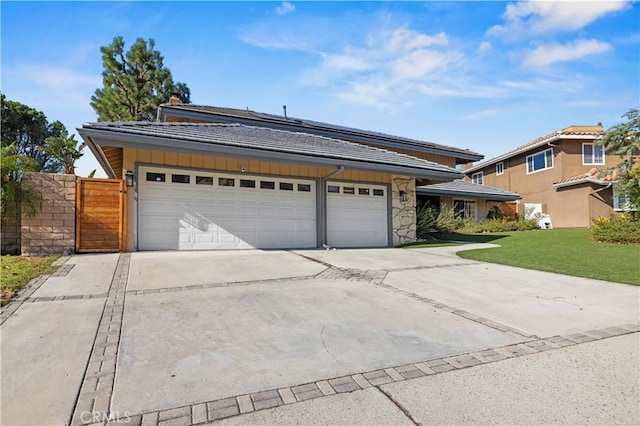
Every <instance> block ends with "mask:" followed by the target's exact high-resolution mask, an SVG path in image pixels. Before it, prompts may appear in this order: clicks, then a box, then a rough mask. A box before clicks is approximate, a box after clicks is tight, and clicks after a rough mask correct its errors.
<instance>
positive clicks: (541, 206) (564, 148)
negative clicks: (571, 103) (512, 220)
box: [464, 125, 620, 228]
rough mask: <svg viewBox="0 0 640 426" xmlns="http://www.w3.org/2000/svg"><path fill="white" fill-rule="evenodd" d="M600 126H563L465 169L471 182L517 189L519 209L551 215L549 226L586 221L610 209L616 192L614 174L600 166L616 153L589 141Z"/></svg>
mask: <svg viewBox="0 0 640 426" xmlns="http://www.w3.org/2000/svg"><path fill="white" fill-rule="evenodd" d="M600 132H602V126H600V125H597V126H571V127H567V128H565V129H562V130H559V131H557V132H554V133H551V134H549V135H546V136H542V137H540V138H538V139H536V140H534V141H532V142H529V143H527V144H525V145H522V146H520V147H518V148H516V149H514V150H513V151H510V152H507V153H505V154H503V155H499V156H497V157H495V158H492V159H490V160H487V161H483V162H481V163H477V164H475V165H473V166H471V167H468V168H465V170H464V174H465V176H466V178H467V179H469V180H470V181H471V182H473V183H476V184H481V185H488V186H491V187H495V188H500V189H504V190H507V191H513V192H517V193H518V194H520V196H521V197H522V200H521V202H520V203H519V205H518V208H519V209H520V212H524V211H525V208H526V206H530V208H535V209H537V210H539V211H541V212H542V213H544V214H548V215H550V219H551V223H552V224H553V227H556V228H573V227H589V226H591V222H592V221H593V220H594V219H596V218H598V217H599V216H605V217H607V216H609V215H610V214H611V213H613V211H614V204H615V202H614V198H616V197H614V188H613V183H614V181H615V176H611V175H609V176H605V177H599V175H600V173H599V172H600V170H602V169H604V168H608V167H612V166H615V165H617V164H618V163H619V162H620V158H619V157H618V156H611V155H607V154H605V150H604V147H603V146H602V145H596V144H595V143H594V142H595V140H596V138H597V136H598V134H599V133H600Z"/></svg>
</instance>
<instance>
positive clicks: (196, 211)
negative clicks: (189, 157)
mask: <svg viewBox="0 0 640 426" xmlns="http://www.w3.org/2000/svg"><path fill="white" fill-rule="evenodd" d="M138 176H139V177H138V182H139V189H138V191H139V193H138V249H139V250H199V249H200V250H204V249H217V248H250V247H259V248H287V247H300V248H302V247H316V240H317V238H316V237H317V227H316V188H315V181H307V180H300V179H281V178H278V179H275V178H274V179H271V178H265V177H257V176H248V175H233V174H221V173H207V172H203V171H191V170H173V169H159V168H147V167H140V169H139V171H138Z"/></svg>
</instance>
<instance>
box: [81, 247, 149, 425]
mask: <svg viewBox="0 0 640 426" xmlns="http://www.w3.org/2000/svg"><path fill="white" fill-rule="evenodd" d="M130 264H131V254H130V253H120V255H119V257H118V262H117V263H116V268H115V271H114V273H113V278H112V280H111V285H110V287H109V292H108V293H107V300H106V301H105V303H104V307H103V310H102V315H101V317H100V322H99V325H98V329H97V331H96V336H95V338H94V341H93V345H92V348H91V355H90V356H89V359H88V361H87V366H86V368H85V373H84V376H83V379H82V384H81V386H80V390H79V392H78V396H77V398H76V401H75V404H74V408H73V411H72V416H71V421H70V424H71V425H73V426H79V425H88V424H103V423H105V422H106V421H107V420H108V419H109V418H110V417H112V413H111V412H110V410H111V397H112V395H113V384H114V381H115V375H116V366H117V358H118V350H119V346H120V335H121V333H122V316H123V314H124V302H125V294H126V286H127V282H128V278H129V267H130ZM128 420H129V421H128V422H127V423H130V422H131V421H132V420H135V418H133V419H128ZM138 423H139V422H138ZM132 424H135V421H133V423H132Z"/></svg>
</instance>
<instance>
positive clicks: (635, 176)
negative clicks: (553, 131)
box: [597, 109, 640, 210]
mask: <svg viewBox="0 0 640 426" xmlns="http://www.w3.org/2000/svg"><path fill="white" fill-rule="evenodd" d="M622 117H623V118H626V119H627V121H626V122H624V123H620V124H616V125H615V126H612V127H610V128H609V129H607V130H605V131H603V132H602V134H600V135H599V137H598V139H597V142H598V143H599V144H602V145H604V147H605V152H606V153H607V154H610V155H618V156H620V158H621V160H622V161H621V162H620V163H619V164H618V165H617V166H616V167H614V168H610V169H607V170H603V171H602V172H601V175H606V174H608V173H611V172H612V171H614V170H615V171H617V175H618V177H617V179H616V180H617V183H616V187H617V189H618V191H619V192H620V193H621V194H623V195H625V196H627V197H628V200H629V204H630V205H631V207H632V208H635V209H636V210H638V209H640V167H639V166H640V164H637V162H638V159H639V158H640V111H638V110H637V109H630V110H629V111H628V112H627V113H626V114H624V115H623V116H622Z"/></svg>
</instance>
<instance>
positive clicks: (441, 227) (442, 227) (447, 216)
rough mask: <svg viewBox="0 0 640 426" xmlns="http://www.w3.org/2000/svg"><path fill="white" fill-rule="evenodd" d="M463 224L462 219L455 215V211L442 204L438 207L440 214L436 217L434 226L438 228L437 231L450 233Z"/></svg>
mask: <svg viewBox="0 0 640 426" xmlns="http://www.w3.org/2000/svg"><path fill="white" fill-rule="evenodd" d="M463 225H464V219H463V218H461V217H457V216H456V212H455V211H454V210H453V209H452V208H451V207H447V206H444V205H443V206H442V207H441V208H440V214H439V215H438V218H437V219H436V227H437V228H438V232H441V233H445V234H447V233H452V232H454V231H456V230H458V229H460V228H462V226H463Z"/></svg>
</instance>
